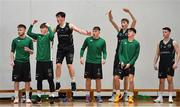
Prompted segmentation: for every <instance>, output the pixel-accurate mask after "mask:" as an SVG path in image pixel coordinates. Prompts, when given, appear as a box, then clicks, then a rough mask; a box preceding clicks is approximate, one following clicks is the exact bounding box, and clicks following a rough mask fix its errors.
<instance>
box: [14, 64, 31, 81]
mask: <svg viewBox="0 0 180 107" xmlns="http://www.w3.org/2000/svg"><path fill="white" fill-rule="evenodd" d="M14 64H15V65H14V66H13V72H12V81H15V82H21V81H23V82H30V81H31V72H30V63H29V62H17V61H14Z"/></svg>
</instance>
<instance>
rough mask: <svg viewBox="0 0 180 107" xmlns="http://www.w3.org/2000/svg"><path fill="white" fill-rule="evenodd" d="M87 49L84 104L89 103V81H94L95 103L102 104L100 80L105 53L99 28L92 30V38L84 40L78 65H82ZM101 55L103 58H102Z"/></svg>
mask: <svg viewBox="0 0 180 107" xmlns="http://www.w3.org/2000/svg"><path fill="white" fill-rule="evenodd" d="M86 48H87V56H86V63H85V73H84V78H85V79H86V90H87V93H86V102H87V103H88V102H90V96H89V91H90V90H91V80H92V79H95V80H96V91H97V102H99V103H102V99H101V79H102V78H103V74H102V64H105V62H106V57H107V52H106V42H105V40H104V39H102V38H101V37H100V27H98V26H95V27H94V28H93V36H92V37H88V38H86V40H85V41H84V44H83V46H82V48H81V51H80V63H81V64H84V60H83V54H84V51H85V49H86ZM102 54H103V56H102Z"/></svg>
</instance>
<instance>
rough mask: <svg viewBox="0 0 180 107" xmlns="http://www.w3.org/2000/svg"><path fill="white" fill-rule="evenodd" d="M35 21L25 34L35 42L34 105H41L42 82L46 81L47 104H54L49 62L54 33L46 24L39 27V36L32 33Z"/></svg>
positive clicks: (53, 88)
mask: <svg viewBox="0 0 180 107" xmlns="http://www.w3.org/2000/svg"><path fill="white" fill-rule="evenodd" d="M36 23H37V20H34V21H33V24H32V25H31V26H30V27H29V30H28V32H27V34H28V35H29V36H30V37H32V38H33V39H34V40H36V41H37V54H36V60H37V63H36V80H37V90H38V91H37V93H38V97H37V99H36V101H35V102H34V103H41V93H42V86H43V85H42V82H43V80H47V81H48V83H49V91H50V97H49V102H50V103H51V104H53V103H54V94H53V92H54V91H55V87H54V81H53V79H54V74H53V62H52V61H51V42H52V41H53V39H54V32H53V31H52V29H51V27H50V26H49V25H48V24H47V23H42V24H41V25H40V31H41V34H37V33H33V32H32V29H33V26H34V24H36Z"/></svg>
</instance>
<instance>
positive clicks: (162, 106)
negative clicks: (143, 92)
mask: <svg viewBox="0 0 180 107" xmlns="http://www.w3.org/2000/svg"><path fill="white" fill-rule="evenodd" d="M58 106H59V107H84V106H88V107H123V106H129V107H134V106H150V107H152V106H157V107H175V106H180V101H175V102H174V103H172V104H170V103H168V102H167V100H165V101H164V103H153V102H152V101H135V103H133V104H129V103H127V102H120V103H112V102H107V101H104V102H103V103H96V102H91V103H85V101H84V100H77V101H74V102H55V103H54V104H49V103H48V102H43V103H42V104H25V103H20V104H13V103H12V101H11V100H0V107H58Z"/></svg>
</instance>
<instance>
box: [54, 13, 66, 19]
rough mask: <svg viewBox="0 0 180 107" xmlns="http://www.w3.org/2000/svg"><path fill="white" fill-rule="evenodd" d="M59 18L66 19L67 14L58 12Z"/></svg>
mask: <svg viewBox="0 0 180 107" xmlns="http://www.w3.org/2000/svg"><path fill="white" fill-rule="evenodd" d="M58 16H61V17H63V18H65V17H66V13H65V12H58V13H56V17H58Z"/></svg>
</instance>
